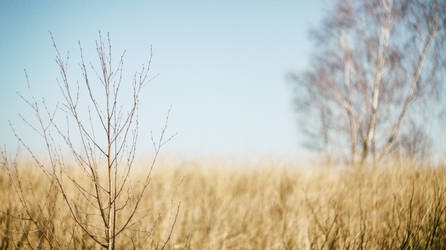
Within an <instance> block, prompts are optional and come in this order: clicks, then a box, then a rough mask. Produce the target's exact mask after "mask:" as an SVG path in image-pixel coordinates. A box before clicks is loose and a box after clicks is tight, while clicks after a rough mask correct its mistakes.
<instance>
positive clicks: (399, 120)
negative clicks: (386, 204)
mask: <svg viewBox="0 0 446 250" xmlns="http://www.w3.org/2000/svg"><path fill="white" fill-rule="evenodd" d="M445 28H446V2H444V1H438V2H437V1H435V0H369V1H367V0H361V1H353V0H338V1H336V3H335V5H334V9H333V10H332V11H330V12H328V14H327V16H326V17H325V19H324V20H323V23H322V25H321V26H320V27H319V28H318V29H316V30H314V31H313V32H312V40H313V41H314V42H315V45H316V51H315V53H314V54H313V57H312V61H311V66H310V67H309V68H308V69H307V70H306V71H304V72H302V73H298V74H292V79H293V80H294V82H295V84H294V86H295V98H294V102H295V106H296V111H297V112H298V113H299V117H300V121H301V123H300V124H299V125H300V126H301V128H302V129H303V131H304V132H305V133H306V134H309V135H310V137H309V138H310V140H311V141H310V142H309V144H310V145H312V146H313V148H316V149H319V150H323V151H325V152H328V153H335V154H340V155H342V157H341V158H342V159H343V160H345V161H347V162H349V163H350V164H356V163H362V164H364V163H365V162H367V161H372V162H374V163H376V162H379V161H381V160H383V159H384V158H385V157H386V156H388V155H389V154H390V153H391V152H392V150H393V149H395V145H396V144H397V143H398V142H402V141H404V140H399V139H398V138H399V136H400V134H401V131H402V130H405V131H406V132H407V129H409V128H410V126H408V124H409V123H410V122H412V123H415V124H417V126H414V127H417V128H423V123H424V122H425V121H426V120H425V119H426V117H427V116H426V111H429V110H432V109H433V108H434V106H433V105H434V104H435V103H436V102H437V101H438V100H439V97H440V96H439V90H440V88H441V87H442V85H443V82H442V76H443V74H444V72H445V71H444V69H445V61H446V57H445V56H444V53H443V51H442V49H444V47H445V37H446V34H445ZM431 112H432V111H431ZM414 132H415V131H414ZM421 134H426V133H421ZM421 134H420V133H419V135H421ZM408 135H409V136H411V135H412V131H408ZM403 146H404V145H403Z"/></svg>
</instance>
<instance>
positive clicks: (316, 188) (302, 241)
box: [0, 161, 446, 249]
mask: <svg viewBox="0 0 446 250" xmlns="http://www.w3.org/2000/svg"><path fill="white" fill-rule="evenodd" d="M168 165H169V164H167V163H166V162H165V161H164V162H163V161H162V162H161V166H158V167H157V171H155V172H154V173H153V182H152V184H151V188H150V190H149V192H148V193H147V195H146V197H145V198H144V204H143V208H144V210H143V211H141V215H144V217H141V218H143V219H140V220H139V221H138V222H139V223H137V224H135V225H134V226H133V227H132V229H131V230H130V231H127V233H126V234H125V235H121V236H120V238H119V239H118V249H132V248H133V247H135V248H137V249H147V248H158V247H160V246H161V245H162V243H163V242H164V241H165V240H166V239H167V237H168V235H169V232H170V229H171V225H172V223H173V221H174V216H175V212H176V205H177V204H178V203H179V202H180V203H181V206H180V212H179V214H178V218H177V220H176V224H175V227H174V230H173V234H172V237H171V239H170V241H169V244H168V245H167V247H168V248H169V249H349V248H350V249H351V248H352V249H358V248H362V249H425V248H427V249H445V248H446V170H445V168H432V167H415V166H410V164H407V166H405V167H387V168H377V169H374V170H370V169H364V170H361V171H353V170H348V169H335V168H312V169H311V170H303V169H297V168H293V167H283V166H281V167H276V166H275V164H274V162H272V161H271V162H270V163H268V164H266V166H265V164H260V165H262V166H258V167H252V166H251V167H244V166H243V165H244V164H242V163H239V164H237V163H234V165H233V166H232V167H228V168H221V167H217V166H216V165H218V164H215V165H213V164H212V163H209V161H203V162H200V161H198V162H195V163H194V164H184V163H182V162H181V161H179V162H177V163H175V164H171V165H174V166H168ZM186 165H187V166H186ZM21 170H22V174H23V175H22V182H23V183H26V186H29V187H30V188H31V189H30V192H29V193H28V194H27V199H28V200H29V204H32V205H33V206H34V207H33V211H34V212H35V215H36V217H37V218H39V221H38V223H40V224H41V225H47V227H45V228H47V230H49V231H50V232H51V233H50V234H48V235H51V236H52V237H54V239H53V238H52V237H48V239H45V238H44V237H43V236H42V234H41V233H39V232H38V231H36V227H35V224H33V223H32V222H30V221H27V220H23V219H20V217H26V216H25V215H23V214H22V213H21V211H23V209H22V208H21V205H20V202H19V201H18V200H17V195H16V194H15V193H14V191H13V190H12V189H11V185H10V182H9V179H8V177H7V175H6V174H5V172H4V171H3V170H2V171H3V172H2V174H1V175H0V199H1V200H0V211H1V212H2V214H0V216H1V217H0V233H1V234H0V248H1V249H3V248H11V249H13V248H16V247H18V248H26V247H27V244H28V241H29V242H30V243H31V244H32V245H33V246H35V247H36V246H37V245H38V244H39V242H41V243H40V244H41V247H42V248H49V247H50V245H49V243H48V242H50V241H51V240H54V241H56V240H57V241H58V242H60V243H61V244H62V247H63V248H69V249H81V248H84V249H94V248H98V247H96V246H95V244H94V242H93V241H92V240H90V239H89V238H88V237H87V236H86V235H84V234H83V233H82V232H81V230H79V228H77V227H76V226H75V224H74V223H73V221H72V220H71V219H70V216H69V213H68V212H67V210H66V208H65V206H64V204H63V202H62V200H61V199H60V197H59V196H57V195H55V194H56V193H57V192H55V191H53V192H54V193H51V195H50V197H49V198H48V199H46V192H47V189H46V188H47V187H48V183H46V182H45V181H44V180H45V179H44V178H43V177H42V175H39V174H38V173H36V172H34V171H29V170H28V169H27V168H26V167H22V168H21ZM23 170H27V171H23ZM132 178H133V179H132V182H134V183H137V181H138V178H137V177H132ZM33 196H34V197H33ZM73 199H74V198H73ZM39 204H40V205H41V206H42V207H41V208H39V207H38V205H39ZM85 206H86V205H85ZM79 209H82V207H79ZM86 211H87V210H86ZM92 217H93V216H91V217H88V216H86V217H85V218H84V219H85V221H86V222H88V223H94V219H93V218H92ZM90 220H91V222H90ZM54 246H56V244H55V243H54V244H53V247H54Z"/></svg>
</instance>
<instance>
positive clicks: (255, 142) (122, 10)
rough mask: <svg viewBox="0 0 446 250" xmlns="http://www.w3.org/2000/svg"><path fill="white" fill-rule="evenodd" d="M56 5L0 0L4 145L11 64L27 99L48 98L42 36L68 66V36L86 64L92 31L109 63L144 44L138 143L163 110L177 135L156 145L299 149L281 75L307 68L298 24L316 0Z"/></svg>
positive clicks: (51, 90)
mask: <svg viewBox="0 0 446 250" xmlns="http://www.w3.org/2000/svg"><path fill="white" fill-rule="evenodd" d="M67 2H68V1H31V0H27V1H25V0H23V1H20V0H17V1H13V0H3V1H2V3H1V8H0V25H1V27H2V28H1V29H0V34H1V38H2V42H1V45H0V54H1V55H2V60H0V75H1V80H0V107H1V109H0V117H2V118H1V119H0V143H1V144H2V145H6V147H7V149H14V148H15V147H16V145H17V143H16V139H15V138H14V136H13V134H12V132H11V129H10V128H9V125H8V121H9V120H10V121H11V122H13V123H14V124H17V125H16V126H17V128H18V130H19V132H22V131H21V130H20V128H21V127H22V126H21V125H20V123H21V121H20V119H19V118H18V116H17V114H18V113H23V114H25V115H28V114H29V109H27V108H26V106H25V105H24V103H23V102H22V101H20V99H19V98H18V97H17V95H16V91H19V92H20V93H23V92H25V76H24V73H23V69H26V70H27V72H28V74H29V76H30V79H31V85H32V87H33V88H34V89H35V93H37V95H38V96H45V97H46V98H50V99H51V98H53V97H55V96H58V95H60V92H59V89H58V87H57V83H56V80H55V79H56V77H57V76H58V71H57V65H56V63H55V51H54V49H53V48H52V46H51V41H50V36H49V34H48V31H51V32H52V33H53V34H54V37H55V40H56V42H57V44H58V47H59V49H60V50H61V51H62V52H66V51H69V53H70V57H71V59H70V62H71V64H70V65H71V66H70V67H72V68H77V67H78V65H77V64H78V62H79V53H78V47H77V42H78V40H80V41H81V42H82V44H83V47H84V51H85V53H86V55H87V56H86V57H89V58H92V62H95V61H94V53H95V50H94V46H95V45H94V43H95V40H96V39H97V38H98V30H101V31H102V32H103V33H107V32H109V33H110V38H111V40H112V44H113V51H114V52H115V54H114V56H115V58H116V60H117V57H118V56H119V52H120V51H122V50H123V49H124V48H125V49H126V51H127V55H126V59H125V68H124V70H125V71H126V72H127V73H128V74H133V72H134V71H135V70H137V69H138V66H139V65H140V64H141V63H143V62H144V61H145V59H146V58H147V54H148V51H149V48H150V46H152V47H153V62H152V73H156V74H159V76H158V77H157V78H156V79H155V80H154V81H153V82H151V83H150V84H149V85H148V87H147V88H146V89H145V90H144V92H143V102H142V105H143V106H142V108H141V112H140V118H141V124H143V126H142V129H143V130H142V131H141V136H140V138H141V140H142V141H143V145H142V147H144V148H145V147H147V148H149V149H150V144H149V143H148V142H149V133H148V131H149V130H150V129H153V130H154V131H155V132H156V131H159V129H160V127H161V126H162V125H163V119H164V116H165V113H166V111H167V109H168V108H169V106H170V105H172V113H171V117H170V121H169V132H170V133H178V136H176V137H175V139H174V140H173V141H172V142H171V143H170V144H169V145H168V146H167V147H166V148H165V149H164V150H165V151H166V152H174V153H182V154H187V155H208V154H251V153H261V154H265V153H266V154H279V155H280V154H289V155H301V154H304V151H303V149H302V147H301V141H302V138H300V137H299V134H298V131H297V128H296V126H297V125H296V122H295V114H294V113H293V108H292V103H291V102H292V100H291V98H292V92H291V86H290V83H289V82H288V81H287V79H286V75H287V73H290V72H293V71H299V70H303V69H304V68H305V66H306V65H307V63H308V59H309V55H310V53H311V49H312V46H311V43H310V41H309V39H308V31H309V29H310V28H311V27H314V26H315V25H317V24H318V23H319V21H320V20H321V18H322V16H323V14H324V10H325V7H324V6H323V3H324V1H323V0H317V1H291V0H290V1H288V0H287V1H119V2H118V1H109V2H106V1H70V3H67ZM76 77H77V78H79V77H78V75H73V78H76ZM23 134H24V137H25V138H27V139H28V140H30V141H31V142H30V143H32V144H33V143H37V142H34V141H33V140H37V136H32V133H29V132H25V131H23ZM144 142H147V143H144Z"/></svg>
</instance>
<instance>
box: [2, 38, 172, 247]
mask: <svg viewBox="0 0 446 250" xmlns="http://www.w3.org/2000/svg"><path fill="white" fill-rule="evenodd" d="M51 41H52V44H53V47H54V49H55V51H56V63H57V66H58V69H59V73H60V74H59V78H58V83H59V88H60V91H61V93H62V96H63V101H62V103H61V104H58V105H56V107H55V108H50V107H49V105H48V104H47V102H46V101H45V99H44V98H42V99H38V98H35V97H34V96H31V98H25V97H24V96H22V95H20V97H21V98H22V99H23V101H24V102H25V103H26V104H27V105H28V106H29V107H30V108H31V109H32V111H33V113H34V115H35V120H36V121H37V122H32V121H31V120H30V119H29V118H28V117H23V116H21V118H22V120H23V122H24V123H25V124H27V125H28V126H29V127H30V128H32V129H33V130H34V132H35V133H36V134H37V135H39V136H40V138H41V139H42V142H43V145H44V148H45V149H46V155H47V158H46V159H44V158H41V157H40V155H39V154H37V153H35V151H33V149H32V148H31V147H30V146H29V145H28V144H27V143H26V142H25V141H24V139H23V138H22V137H21V136H20V135H19V134H18V132H17V131H16V130H15V128H14V126H13V125H11V128H12V130H13V132H14V134H15V136H16V138H17V139H18V141H19V143H20V144H21V145H22V146H23V147H24V148H25V149H26V150H27V151H28V153H29V154H30V155H31V156H32V158H33V159H34V162H35V164H36V165H37V166H38V167H39V168H40V169H41V170H42V171H43V173H44V174H45V175H46V176H47V177H49V180H50V181H51V183H53V184H54V185H53V184H52V185H51V186H50V187H53V186H55V187H57V190H58V193H60V195H61V196H62V199H63V201H64V203H65V205H66V207H67V209H68V211H69V213H70V215H71V217H72V218H73V220H74V221H75V223H76V225H78V226H79V228H80V229H82V231H83V232H84V233H85V234H87V235H88V236H89V237H90V238H91V239H93V240H94V241H95V242H96V243H97V244H99V245H100V246H102V247H104V248H108V249H115V243H116V239H117V238H118V237H119V236H120V235H121V234H122V233H123V232H124V231H125V230H126V229H129V228H130V227H132V225H134V224H135V223H138V219H139V218H138V217H139V216H138V214H140V211H139V210H140V204H141V201H142V199H143V196H144V194H145V193H146V191H147V189H148V186H149V184H150V181H151V173H152V170H153V168H154V166H155V162H156V159H157V156H158V154H159V152H160V149H161V148H162V147H163V146H164V145H165V144H166V143H167V142H168V141H170V140H171V138H172V137H166V136H165V134H166V128H167V122H168V119H169V113H170V109H169V112H168V114H167V117H166V121H165V124H164V127H163V129H162V132H161V134H160V136H159V139H157V140H155V139H154V138H153V136H152V142H153V146H154V151H155V152H154V157H153V160H152V161H151V162H150V163H149V165H148V167H147V169H146V172H145V176H143V178H142V181H141V182H140V183H139V185H137V184H135V183H130V182H129V177H130V175H131V172H132V170H133V169H134V160H135V154H136V148H137V139H138V128H139V123H138V109H139V104H140V96H141V91H142V89H143V88H144V86H145V85H146V83H147V82H149V81H151V80H152V79H153V76H152V75H151V74H150V66H151V61H152V53H151V50H150V54H149V58H148V60H147V62H146V63H145V64H142V66H141V69H140V70H139V71H138V72H136V73H135V74H134V75H133V79H132V81H131V84H126V83H125V80H124V76H123V66H124V56H125V51H124V52H123V53H122V54H121V55H120V57H119V59H118V60H117V61H116V62H115V61H114V60H112V46H111V42H110V38H109V36H108V35H107V37H106V40H105V41H104V39H103V36H102V35H101V33H100V32H99V39H98V40H97V41H96V52H97V56H98V59H99V67H96V66H94V65H93V64H91V63H89V64H87V63H86V62H85V59H84V52H83V49H82V46H81V44H80V42H79V50H80V63H79V66H80V72H81V79H80V80H79V81H76V82H73V80H72V78H71V77H70V76H69V75H70V73H69V64H68V61H69V57H68V56H66V57H64V56H63V55H62V54H61V53H60V51H59V49H58V47H57V46H56V42H55V40H54V38H53V35H52V34H51ZM25 74H26V72H25ZM92 74H93V76H91V75H92ZM26 79H27V86H28V88H29V89H31V86H30V83H29V78H28V75H27V74H26ZM126 91H127V92H126ZM83 93H84V94H86V96H82V94H83ZM126 93H130V94H129V97H130V100H131V101H130V103H129V102H128V99H125V98H123V97H122V96H123V95H125V94H126ZM122 100H126V101H127V102H123V101H122ZM60 114H62V116H61V115H60ZM61 118H62V119H61ZM98 128H99V129H98ZM59 142H62V144H60V143H59ZM64 148H65V149H68V151H69V153H70V155H71V156H72V160H73V161H74V165H75V168H76V169H79V170H80V173H81V175H77V174H75V173H73V171H72V168H73V167H70V165H71V164H72V162H70V161H69V160H67V157H66V154H65V153H66V152H65V151H64ZM64 154H65V155H64ZM4 165H8V164H7V163H5V164H4ZM9 170H10V173H13V172H14V169H12V168H9ZM78 172H79V171H78ZM10 177H11V179H13V180H16V181H15V183H16V185H15V186H16V187H17V188H16V190H18V193H19V195H20V193H23V191H22V189H21V185H20V182H17V181H19V180H20V177H19V176H16V175H13V174H10ZM20 197H23V195H21V196H20ZM76 197H81V200H79V199H77V198H76ZM21 203H22V205H23V207H24V208H25V210H26V208H27V203H26V200H25V199H22V200H21ZM82 204H88V205H87V207H82V206H81V205H82ZM178 209H179V207H178ZM178 209H177V214H178ZM86 215H88V216H90V217H91V216H94V217H96V219H95V220H93V222H94V223H92V222H86V221H85V220H83V219H82V218H84V217H85V216H86ZM175 218H176V217H175ZM172 227H173V225H172ZM42 230H43V229H42ZM169 238H170V236H169ZM165 244H167V241H166V243H165ZM165 244H164V245H165Z"/></svg>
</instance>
